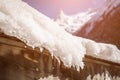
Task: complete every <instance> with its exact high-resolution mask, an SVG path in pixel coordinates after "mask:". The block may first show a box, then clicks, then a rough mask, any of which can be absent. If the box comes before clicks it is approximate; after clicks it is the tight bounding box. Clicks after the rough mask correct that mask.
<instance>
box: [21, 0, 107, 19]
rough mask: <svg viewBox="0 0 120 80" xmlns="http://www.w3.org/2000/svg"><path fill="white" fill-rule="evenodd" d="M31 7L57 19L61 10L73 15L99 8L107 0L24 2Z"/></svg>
mask: <svg viewBox="0 0 120 80" xmlns="http://www.w3.org/2000/svg"><path fill="white" fill-rule="evenodd" d="M23 1H25V2H27V3H28V4H29V5H31V6H32V7H34V8H35V9H37V10H38V11H40V12H41V13H43V14H45V15H46V16H48V17H50V18H55V17H56V16H57V14H58V12H59V10H60V9H62V10H63V11H64V12H65V13H66V14H68V15H72V14H77V13H79V12H83V11H87V10H88V9H90V8H99V7H100V6H102V4H103V3H104V2H105V0H23Z"/></svg>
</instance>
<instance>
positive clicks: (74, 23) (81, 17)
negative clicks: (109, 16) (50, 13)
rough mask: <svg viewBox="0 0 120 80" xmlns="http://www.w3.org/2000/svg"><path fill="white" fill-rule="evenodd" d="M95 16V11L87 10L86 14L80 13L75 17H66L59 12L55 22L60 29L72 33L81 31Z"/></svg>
mask: <svg viewBox="0 0 120 80" xmlns="http://www.w3.org/2000/svg"><path fill="white" fill-rule="evenodd" d="M95 14H96V12H95V11H92V10H88V11H87V12H81V13H79V14H76V15H66V14H64V12H63V11H62V10H60V12H59V14H58V16H57V18H56V20H55V22H56V23H58V24H59V26H60V27H63V28H64V29H65V30H66V31H67V32H69V33H74V32H76V31H77V30H78V29H81V28H82V26H83V25H84V24H85V23H86V22H88V20H90V19H91V18H92V16H93V15H95Z"/></svg>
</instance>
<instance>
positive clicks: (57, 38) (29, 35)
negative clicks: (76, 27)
mask: <svg viewBox="0 0 120 80" xmlns="http://www.w3.org/2000/svg"><path fill="white" fill-rule="evenodd" d="M0 29H1V31H2V32H4V33H5V34H6V35H9V36H14V37H17V38H18V39H20V40H21V41H23V42H25V43H26V44H27V45H28V46H31V47H33V49H34V48H35V47H38V48H40V50H41V47H42V48H46V49H47V50H49V52H50V53H51V56H55V58H56V59H57V60H58V61H59V62H60V60H61V61H62V62H63V63H64V65H65V66H67V67H69V68H70V67H71V66H73V67H76V68H77V70H78V71H79V69H80V67H81V68H83V67H84V64H83V62H82V59H83V57H84V55H85V54H86V55H90V56H94V57H97V58H101V59H105V60H110V61H113V62H117V63H120V50H118V49H117V47H116V46H114V45H110V44H103V43H96V42H95V41H92V40H88V39H84V38H81V37H76V36H73V35H71V34H69V33H68V32H66V31H65V30H64V29H63V28H61V27H60V26H59V25H58V24H57V23H56V22H54V21H53V20H51V19H50V18H48V17H47V16H45V15H43V14H41V13H40V12H38V11H36V10H35V9H34V8H32V7H30V6H29V5H27V4H26V3H25V2H23V1H21V0H2V1H0ZM106 57H107V58H106Z"/></svg>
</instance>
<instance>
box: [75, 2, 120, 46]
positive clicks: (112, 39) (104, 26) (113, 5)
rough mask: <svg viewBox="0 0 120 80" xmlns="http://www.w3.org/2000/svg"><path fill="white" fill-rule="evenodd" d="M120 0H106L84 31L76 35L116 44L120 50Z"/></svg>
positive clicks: (80, 30) (81, 30)
mask: <svg viewBox="0 0 120 80" xmlns="http://www.w3.org/2000/svg"><path fill="white" fill-rule="evenodd" d="M119 33H120V0H106V3H105V4H104V5H103V6H102V7H101V8H99V9H98V12H97V13H96V14H95V15H94V16H93V17H92V19H91V20H89V21H88V22H87V23H86V24H85V25H84V26H83V28H82V29H79V30H78V31H76V32H75V33H74V34H75V35H77V36H81V37H85V38H89V39H93V40H95V41H98V42H105V43H111V44H115V45H117V46H118V47H119V48H120V40H119V38H120V35H119Z"/></svg>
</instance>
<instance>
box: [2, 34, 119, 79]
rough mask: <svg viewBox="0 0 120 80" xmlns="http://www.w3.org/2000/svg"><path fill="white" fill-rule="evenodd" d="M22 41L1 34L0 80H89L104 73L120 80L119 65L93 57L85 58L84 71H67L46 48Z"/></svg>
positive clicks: (69, 69) (71, 69)
mask: <svg viewBox="0 0 120 80" xmlns="http://www.w3.org/2000/svg"><path fill="white" fill-rule="evenodd" d="M25 46H26V45H25V44H24V43H23V42H21V41H20V40H18V39H16V38H13V37H9V36H6V35H4V34H1V36H0V80H38V79H39V78H40V77H47V76H49V75H53V76H59V78H60V79H61V80H65V79H66V78H68V80H86V78H87V76H88V75H91V76H92V77H93V76H94V75H95V74H98V73H99V74H102V73H105V72H106V71H107V72H109V75H111V76H119V77H120V64H118V63H113V62H109V61H105V60H101V59H97V58H94V57H91V56H85V58H84V63H85V66H84V69H81V70H80V72H78V71H76V69H75V68H66V67H65V66H64V65H63V63H62V62H61V64H59V63H58V61H57V60H56V59H55V58H54V57H53V58H52V57H51V55H50V54H49V51H47V50H46V49H44V50H43V52H40V51H39V49H38V48H35V49H34V50H33V49H32V48H30V47H28V46H27V47H25Z"/></svg>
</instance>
